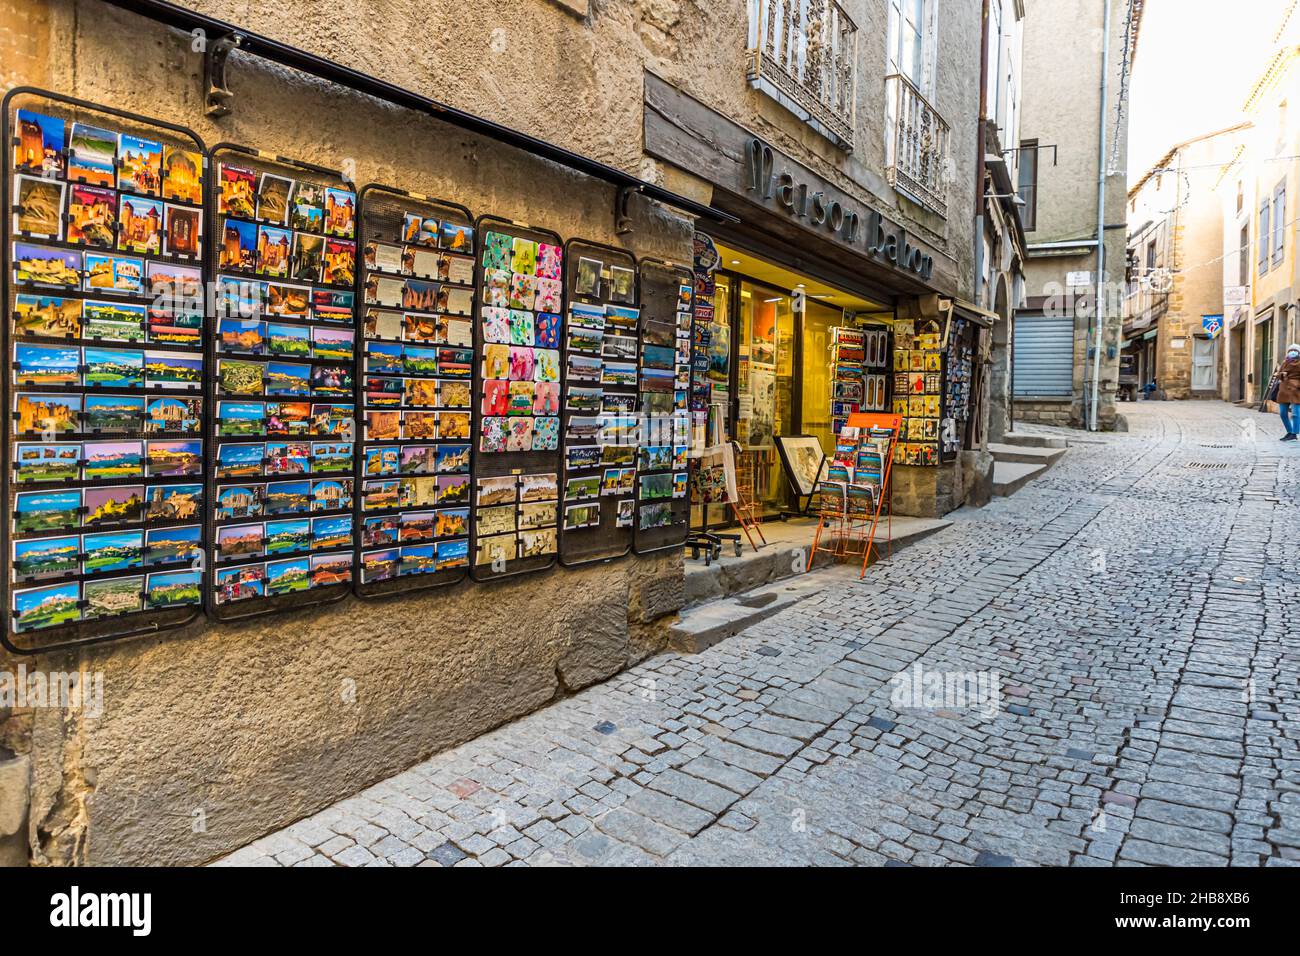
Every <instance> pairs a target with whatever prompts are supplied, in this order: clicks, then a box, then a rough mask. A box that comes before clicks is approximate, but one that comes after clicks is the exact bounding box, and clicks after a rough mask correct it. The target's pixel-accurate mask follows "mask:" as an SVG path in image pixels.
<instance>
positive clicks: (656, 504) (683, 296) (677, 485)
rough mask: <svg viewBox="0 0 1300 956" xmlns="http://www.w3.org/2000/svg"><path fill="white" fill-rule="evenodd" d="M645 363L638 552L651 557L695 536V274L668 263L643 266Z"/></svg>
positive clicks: (657, 261)
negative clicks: (691, 405) (691, 466)
mask: <svg viewBox="0 0 1300 956" xmlns="http://www.w3.org/2000/svg"><path fill="white" fill-rule="evenodd" d="M641 298H642V302H641V354H640V358H639V365H640V368H639V386H638V387H639V389H640V409H641V413H642V419H643V420H642V424H641V430H642V435H641V448H640V450H639V460H638V462H637V465H638V468H637V476H636V484H637V487H636V526H635V531H634V537H633V545H632V548H633V550H634V551H635V552H636V553H637V554H650V553H653V552H655V551H664V550H667V549H669V548H680V547H682V546H683V545H684V544H685V543H686V535H687V532H688V531H689V530H690V514H691V505H690V495H689V491H688V474H689V472H688V468H687V464H688V462H687V451H688V448H689V442H690V411H689V409H688V396H689V389H690V374H691V334H692V330H691V325H692V315H693V306H694V299H695V274H694V272H693V271H692V270H691V269H690V268H689V267H688V266H684V265H678V264H676V263H672V262H667V261H665V260H663V259H642V260H641Z"/></svg>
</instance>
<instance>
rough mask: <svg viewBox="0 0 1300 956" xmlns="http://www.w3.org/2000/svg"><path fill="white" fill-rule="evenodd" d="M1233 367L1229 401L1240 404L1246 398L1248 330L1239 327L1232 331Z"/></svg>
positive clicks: (1230, 360)
mask: <svg viewBox="0 0 1300 956" xmlns="http://www.w3.org/2000/svg"><path fill="white" fill-rule="evenodd" d="M1228 361H1229V363H1230V364H1231V366H1232V378H1231V380H1230V383H1229V384H1230V389H1229V391H1228V401H1230V402H1240V401H1244V400H1245V398H1246V392H1245V387H1246V329H1245V328H1244V327H1243V326H1237V328H1235V329H1233V330H1232V352H1231V354H1229V356H1228Z"/></svg>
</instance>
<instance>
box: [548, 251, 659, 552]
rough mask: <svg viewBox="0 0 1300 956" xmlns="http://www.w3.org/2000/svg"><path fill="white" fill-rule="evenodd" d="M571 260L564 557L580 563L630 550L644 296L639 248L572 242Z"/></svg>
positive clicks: (567, 273) (568, 275)
mask: <svg viewBox="0 0 1300 956" xmlns="http://www.w3.org/2000/svg"><path fill="white" fill-rule="evenodd" d="M564 257H565V287H566V289H567V290H568V295H569V298H568V308H569V313H568V325H567V328H566V334H565V339H566V342H565V353H564V354H565V367H564V391H563V397H562V399H561V401H562V402H563V408H564V422H563V431H564V434H563V446H564V461H563V465H564V470H563V473H562V483H561V486H560V489H561V496H562V504H561V510H560V563H562V564H564V565H569V566H572V565H575V564H586V563H588V562H590V561H601V560H606V559H608V558H617V557H622V556H623V555H625V554H627V553H628V552H630V551H631V550H632V524H633V521H634V520H635V515H636V498H635V496H636V468H637V461H636V457H637V445H638V443H639V440H640V419H639V417H638V414H637V357H638V355H639V354H640V333H639V328H638V327H639V324H640V322H639V316H640V302H639V290H638V282H637V268H636V258H635V257H634V256H633V255H632V254H631V253H628V252H624V251H623V250H621V249H616V248H615V247H613V246H606V245H601V244H599V243H593V242H587V241H585V240H582V239H570V240H569V241H568V242H567V243H565V245H564Z"/></svg>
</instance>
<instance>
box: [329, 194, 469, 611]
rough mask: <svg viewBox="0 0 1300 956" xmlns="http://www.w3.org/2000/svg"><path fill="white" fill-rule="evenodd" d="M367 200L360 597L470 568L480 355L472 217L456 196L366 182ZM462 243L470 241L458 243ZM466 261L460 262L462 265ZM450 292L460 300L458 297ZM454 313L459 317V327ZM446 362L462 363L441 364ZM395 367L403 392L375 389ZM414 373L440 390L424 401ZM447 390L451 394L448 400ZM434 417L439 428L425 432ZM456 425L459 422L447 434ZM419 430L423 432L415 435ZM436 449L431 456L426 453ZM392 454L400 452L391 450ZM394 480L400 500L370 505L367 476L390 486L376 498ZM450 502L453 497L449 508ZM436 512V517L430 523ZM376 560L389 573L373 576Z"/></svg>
mask: <svg viewBox="0 0 1300 956" xmlns="http://www.w3.org/2000/svg"><path fill="white" fill-rule="evenodd" d="M359 205H360V215H359V217H358V230H357V244H358V248H359V249H360V251H361V256H360V259H359V261H358V273H357V274H358V277H359V282H358V286H359V288H360V289H361V296H360V301H359V302H358V307H359V308H361V309H364V310H365V312H364V314H363V316H362V321H361V323H360V326H359V328H358V333H359V335H358V338H357V347H356V376H355V377H356V382H357V393H358V396H359V403H358V406H357V425H358V431H359V434H358V436H357V445H356V448H357V454H356V456H355V458H356V482H355V489H356V494H355V496H354V500H355V502H356V519H355V520H356V522H357V525H356V567H357V575H356V578H355V581H354V583H353V590H354V591H355V592H356V594H357V596H358V597H362V598H369V597H383V596H388V595H396V594H409V593H412V592H415V591H427V590H430V589H433V588H438V587H444V586H446V585H449V584H456V583H458V582H460V581H463V580H464V579H465V578H466V576H467V575H468V573H469V561H470V551H469V548H470V525H471V522H470V493H471V487H472V483H473V463H474V447H475V440H474V439H475V432H474V417H473V416H474V397H475V390H474V367H475V365H476V364H477V361H478V352H477V350H476V349H475V348H474V324H475V319H474V302H475V299H476V298H477V294H476V287H475V283H474V279H475V276H476V274H477V271H478V270H477V262H478V260H477V244H476V242H475V234H476V233H475V230H474V216H473V214H472V213H471V212H470V211H469V209H468V208H466V207H465V206H462V205H460V204H459V203H453V202H449V201H446V200H441V199H433V198H430V197H428V196H424V195H421V194H418V193H411V192H408V191H406V190H404V189H399V188H397V187H393V186H383V185H379V184H376V183H369V184H367V185H366V186H363V187H362V189H361V192H360V202H359ZM429 223H433V231H432V233H431V234H430V233H427V232H426V227H427V226H428V224H429ZM448 227H450V228H448ZM467 230H468V234H467V232H466V231H467ZM465 242H468V246H467V247H466V246H463V245H461V244H463V243H465ZM372 244H373V245H374V249H373V250H372V249H371V245H372ZM394 257H397V258H398V260H399V262H398V263H397V270H396V272H395V271H394V270H393V268H392V266H393V261H392V260H393V259H394ZM430 259H432V260H433V261H430ZM458 261H459V262H460V265H459V266H455V263H456V262H458ZM430 266H432V267H433V271H432V272H431V271H430V270H429V267H430ZM453 268H456V272H455V276H456V277H457V278H454V279H453V278H452V269H453ZM466 268H468V275H467V276H466V273H465V271H464V270H465V269H466ZM362 270H364V271H362ZM408 280H409V282H408ZM372 285H373V288H372ZM444 291H446V293H447V294H446V295H444V294H443V292H444ZM453 292H454V293H456V296H457V301H455V302H453V301H451V295H452V293H453ZM429 295H433V297H434V301H433V306H434V307H433V308H429V309H424V308H420V306H422V305H426V304H428V303H427V301H426V299H427V297H428V296H429ZM395 298H396V304H394V299H395ZM452 323H456V329H457V334H455V335H454V334H453V332H452V328H453V326H452ZM394 332H396V333H397V334H396V337H395V338H394V335H393V333H394ZM453 339H455V340H456V341H455V342H454V343H453V341H452V340H453ZM429 353H432V354H429ZM429 359H432V360H433V361H434V363H435V365H434V368H435V369H436V371H432V372H431V371H429V369H428V367H427V366H426V365H424V364H417V363H425V362H427V361H428V360H429ZM444 368H446V369H448V370H453V371H454V372H455V374H443V370H444ZM394 378H399V379H400V380H401V381H402V383H403V387H402V389H401V391H400V392H391V391H386V390H383V389H379V388H377V389H375V390H374V392H373V393H372V391H371V389H370V383H371V380H372V379H373V380H374V381H375V384H376V385H382V384H384V383H386V382H391V381H392V380H393V379H394ZM413 381H415V382H424V383H428V382H433V383H436V384H435V385H434V386H433V387H434V388H435V389H436V394H437V399H436V400H435V401H434V402H433V404H432V405H429V404H425V402H426V398H425V397H424V396H423V394H422V393H421V392H420V390H419V389H418V388H417V389H416V390H414V391H413V390H411V389H410V387H409V385H410V383H411V382H413ZM453 385H455V386H458V387H457V388H456V390H455V391H456V392H460V391H463V392H464V396H463V397H464V401H463V402H459V401H455V399H458V398H460V397H461V396H459V395H455V394H454V393H453V392H452V391H451V389H450V388H449V386H453ZM372 394H373V397H375V398H376V399H382V397H383V396H384V395H390V394H396V395H398V398H397V399H396V401H397V404H396V405H395V406H393V405H391V404H389V402H390V401H391V400H384V401H383V403H382V404H381V405H380V406H378V407H372V406H371V397H372ZM447 399H452V400H453V403H452V404H448V403H447ZM412 402H417V403H419V404H414V405H413V404H412ZM391 415H396V416H397V418H396V420H395V424H396V432H395V435H396V437H393V435H394V433H393V431H392V426H393V424H394V421H393V420H391V419H389V420H387V421H382V422H381V420H380V416H391ZM372 416H373V417H372ZM453 417H454V419H455V421H454V422H453ZM430 418H431V419H432V422H433V425H434V430H433V436H434V437H430V436H429V434H428V433H427V432H425V431H424V430H425V429H427V428H428V427H429V426H428V424H427V423H428V422H429V420H430ZM372 421H373V422H374V425H375V428H374V429H372ZM381 424H382V427H383V429H384V430H383V432H382V433H380V434H381V435H382V436H387V437H376V435H375V430H377V429H378V428H379V427H380V425H381ZM453 426H454V428H455V430H456V431H455V433H454V434H450V435H449V431H450V429H451V428H452V427H453ZM413 429H418V430H420V431H421V433H420V434H412V431H413ZM411 449H415V450H416V452H415V454H417V455H418V454H422V455H423V456H424V457H423V459H419V458H415V457H414V456H413V458H412V460H413V461H414V462H415V466H414V469H408V464H407V453H408V450H411ZM430 454H432V455H433V461H432V462H430V461H429V460H428V455H430ZM393 455H396V460H395V461H390V460H388V459H390V458H391V457H392V456H393ZM444 456H446V457H445V458H444ZM462 457H463V462H462V460H461V459H462ZM372 465H373V466H374V470H373V471H372ZM462 478H463V482H461V483H459V484H458V481H459V480H460V479H462ZM391 484H395V485H396V487H397V491H396V493H397V498H396V500H395V503H394V504H392V505H386V506H385V505H379V506H376V507H368V500H369V495H368V491H370V490H371V486H372V485H373V486H374V489H375V490H376V491H377V492H378V493H379V494H380V495H381V496H383V497H381V498H380V499H379V500H380V501H388V500H390V498H389V495H390V489H389V488H388V487H387V486H388V485H391ZM446 504H454V505H455V507H454V508H447V507H444V505H446ZM411 516H415V517H418V518H419V519H420V520H419V522H418V523H417V522H410V528H409V529H408V520H407V519H408V517H411ZM428 522H432V525H431V526H428V527H425V525H427V523H428ZM456 522H460V524H456ZM368 529H370V530H368ZM446 529H453V530H450V531H449V530H446ZM460 529H463V530H460ZM408 535H410V537H408ZM408 541H409V542H412V543H408ZM367 555H369V556H372V557H374V556H376V555H379V556H382V557H383V558H384V560H383V561H382V562H381V561H374V562H372V563H373V564H374V568H373V569H372V567H371V563H368V562H367V560H366V559H367ZM444 555H449V557H444ZM444 561H446V562H449V563H448V564H447V566H446V567H443V566H442V565H443V564H444ZM372 570H374V571H376V572H377V573H379V574H382V575H383V576H382V577H380V578H378V579H375V580H370V573H371V571H372Z"/></svg>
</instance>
